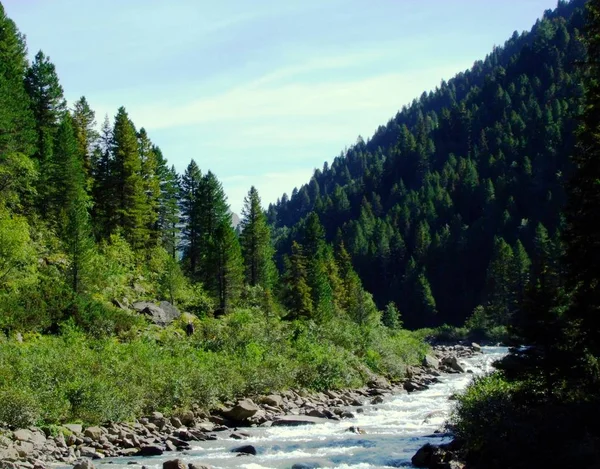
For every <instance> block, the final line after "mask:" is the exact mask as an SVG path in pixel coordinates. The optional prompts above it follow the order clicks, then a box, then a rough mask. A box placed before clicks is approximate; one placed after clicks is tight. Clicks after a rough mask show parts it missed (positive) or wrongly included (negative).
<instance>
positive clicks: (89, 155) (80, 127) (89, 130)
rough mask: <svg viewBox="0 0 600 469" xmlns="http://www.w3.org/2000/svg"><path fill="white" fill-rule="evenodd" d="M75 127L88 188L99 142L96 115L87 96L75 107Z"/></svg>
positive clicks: (80, 99) (91, 181)
mask: <svg viewBox="0 0 600 469" xmlns="http://www.w3.org/2000/svg"><path fill="white" fill-rule="evenodd" d="M72 115H73V127H74V130H75V135H76V137H77V146H78V149H79V155H80V157H81V159H82V161H83V168H84V170H85V173H86V177H87V179H88V181H87V186H88V188H89V189H91V187H92V183H93V180H92V160H93V152H94V148H95V146H96V142H97V140H98V137H99V135H98V132H97V131H96V128H95V127H96V114H95V113H94V111H92V109H91V108H90V105H89V104H88V102H87V100H86V99H85V96H82V97H81V98H79V100H77V102H76V103H75V105H74V106H73V111H72Z"/></svg>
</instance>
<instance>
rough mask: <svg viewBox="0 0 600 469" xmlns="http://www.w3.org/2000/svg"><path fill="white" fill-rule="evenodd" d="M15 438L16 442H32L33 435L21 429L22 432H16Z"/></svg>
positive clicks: (14, 433)
mask: <svg viewBox="0 0 600 469" xmlns="http://www.w3.org/2000/svg"><path fill="white" fill-rule="evenodd" d="M13 438H14V439H15V440H16V441H32V440H33V434H32V432H31V431H30V430H25V429H23V428H21V429H20V430H15V431H14V432H13Z"/></svg>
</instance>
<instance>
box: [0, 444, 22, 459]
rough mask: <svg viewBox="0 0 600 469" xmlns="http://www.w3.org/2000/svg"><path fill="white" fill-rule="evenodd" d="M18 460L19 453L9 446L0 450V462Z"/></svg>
mask: <svg viewBox="0 0 600 469" xmlns="http://www.w3.org/2000/svg"><path fill="white" fill-rule="evenodd" d="M17 459H19V452H18V451H17V448H15V447H14V446H9V447H8V448H6V449H0V461H7V460H8V461H10V460H12V461H16V460H17Z"/></svg>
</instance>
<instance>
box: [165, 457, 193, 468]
mask: <svg viewBox="0 0 600 469" xmlns="http://www.w3.org/2000/svg"><path fill="white" fill-rule="evenodd" d="M162 467H163V469H188V468H187V466H186V464H185V463H184V462H183V461H182V460H181V459H171V460H170V461H165V462H164V463H163V465H162Z"/></svg>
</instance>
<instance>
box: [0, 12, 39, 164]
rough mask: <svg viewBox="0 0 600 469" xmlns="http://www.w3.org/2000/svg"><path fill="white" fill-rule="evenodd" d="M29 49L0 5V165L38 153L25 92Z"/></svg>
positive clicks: (33, 123)
mask: <svg viewBox="0 0 600 469" xmlns="http://www.w3.org/2000/svg"><path fill="white" fill-rule="evenodd" d="M26 71H27V47H26V45H25V39H24V37H23V35H22V34H21V33H20V32H19V31H18V29H17V27H16V26H15V23H14V22H13V21H12V20H11V19H10V18H8V17H7V16H6V13H5V11H4V7H3V6H2V4H1V3H0V165H2V164H3V163H4V158H8V155H9V154H10V155H15V154H16V153H21V154H23V155H24V156H26V157H29V156H31V155H32V154H33V153H34V151H35V146H36V133H35V121H34V118H33V113H32V110H31V107H30V99H29V96H28V94H27V92H26V90H25V86H24V81H23V80H24V77H25V73H26Z"/></svg>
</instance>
